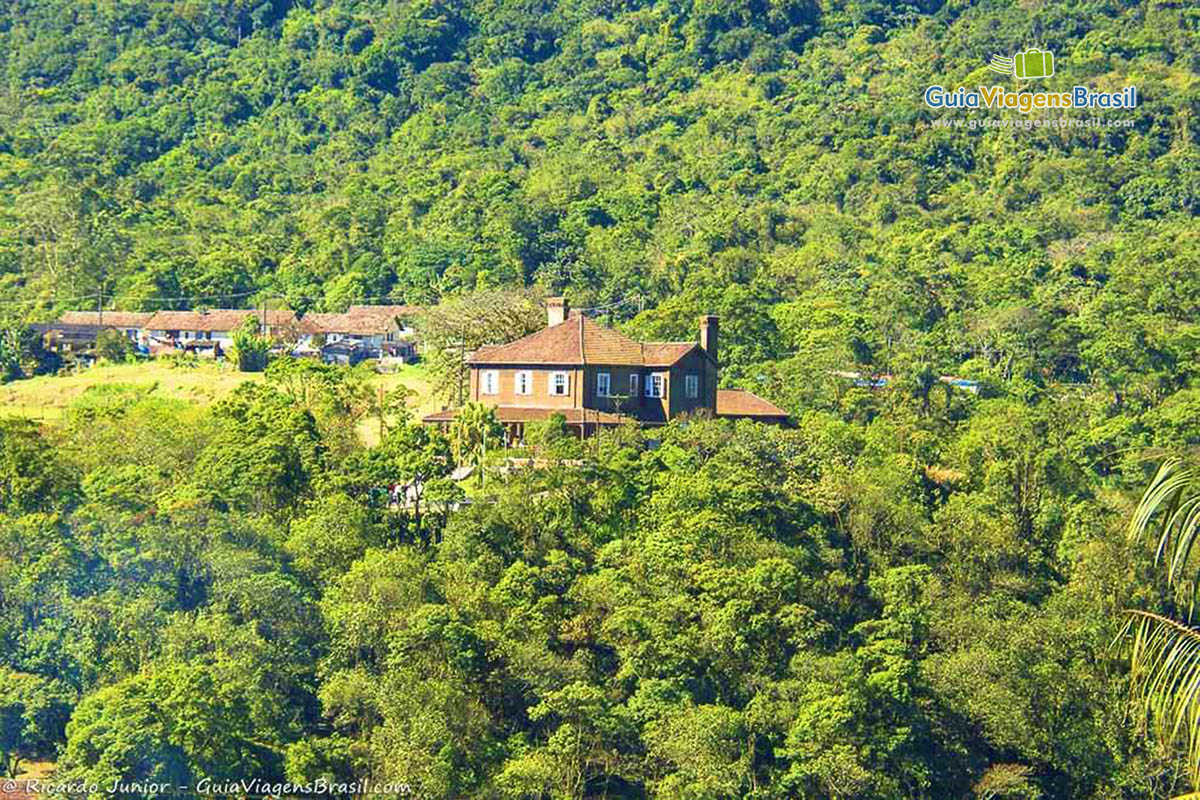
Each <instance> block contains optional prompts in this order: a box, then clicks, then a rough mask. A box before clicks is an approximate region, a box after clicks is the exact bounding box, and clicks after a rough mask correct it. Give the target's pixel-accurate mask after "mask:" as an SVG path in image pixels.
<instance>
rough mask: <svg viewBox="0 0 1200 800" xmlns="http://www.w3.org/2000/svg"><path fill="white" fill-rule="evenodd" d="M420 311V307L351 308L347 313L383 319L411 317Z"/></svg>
mask: <svg viewBox="0 0 1200 800" xmlns="http://www.w3.org/2000/svg"><path fill="white" fill-rule="evenodd" d="M420 311H421V307H420V306H350V310H349V311H347V312H346V313H348V314H356V315H361V314H365V315H370V316H381V317H411V316H412V315H413V314H417V313H420Z"/></svg>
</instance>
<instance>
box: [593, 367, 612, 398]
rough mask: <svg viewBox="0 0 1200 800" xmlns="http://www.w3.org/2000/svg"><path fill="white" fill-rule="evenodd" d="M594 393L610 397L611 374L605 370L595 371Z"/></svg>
mask: <svg viewBox="0 0 1200 800" xmlns="http://www.w3.org/2000/svg"><path fill="white" fill-rule="evenodd" d="M596 395H597V396H598V397H612V375H611V374H609V373H607V372H597V373H596Z"/></svg>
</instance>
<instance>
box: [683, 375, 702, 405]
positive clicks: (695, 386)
mask: <svg viewBox="0 0 1200 800" xmlns="http://www.w3.org/2000/svg"><path fill="white" fill-rule="evenodd" d="M683 386H684V391H685V392H686V393H687V397H688V400H695V399H696V398H697V397H699V396H700V376H699V375H685V376H684V378H683Z"/></svg>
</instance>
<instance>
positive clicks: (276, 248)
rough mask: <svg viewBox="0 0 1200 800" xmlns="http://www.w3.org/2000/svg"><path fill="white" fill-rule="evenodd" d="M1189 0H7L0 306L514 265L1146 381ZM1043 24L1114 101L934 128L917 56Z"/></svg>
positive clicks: (1041, 29) (663, 306) (364, 292)
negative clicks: (1107, 108) (1044, 121)
mask: <svg viewBox="0 0 1200 800" xmlns="http://www.w3.org/2000/svg"><path fill="white" fill-rule="evenodd" d="M1197 13H1200V12H1197V11H1196V10H1195V9H1191V8H1189V7H1187V4H1175V3H1118V2H1073V3H1053V4H1050V3H1046V4H1042V3H1023V4H1011V3H1000V2H988V3H979V4H970V3H961V2H954V3H945V4H942V3H936V2H929V3H923V4H888V3H882V2H879V3H876V2H825V3H810V2H799V1H798V0H785V1H784V2H696V3H686V2H685V3H665V2H658V3H650V2H646V3H637V2H618V1H614V2H599V1H597V2H563V3H561V4H558V5H556V4H555V3H553V2H550V1H549V0H545V1H544V2H543V1H539V0H521V2H509V1H508V0H492V1H491V2H473V3H441V2H399V1H396V2H382V1H380V2H351V1H350V0H344V1H342V2H326V1H325V0H315V1H314V2H310V3H299V2H296V3H289V2H284V0H276V2H266V3H261V4H259V3H255V2H253V1H252V0H220V1H218V0H187V1H186V2H170V3H169V2H127V1H120V2H82V3H80V2H75V1H74V0H71V2H65V1H64V2H57V1H56V0H49V1H47V0H38V1H37V2H15V3H10V4H7V5H6V7H5V9H4V10H2V11H0V68H2V69H3V74H4V76H5V80H4V83H3V86H4V88H3V90H0V91H2V94H0V236H2V237H3V238H2V239H0V269H2V270H3V282H4V286H5V287H6V288H5V292H4V294H5V296H6V299H7V298H11V299H22V300H29V299H32V300H36V301H38V302H37V303H26V304H16V305H13V304H8V305H6V306H4V309H5V311H6V312H7V313H8V314H9V315H10V316H18V315H23V316H26V317H33V316H39V315H41V316H45V315H46V314H47V313H49V312H50V311H51V310H54V309H58V308H62V307H66V306H69V305H73V304H78V302H74V303H73V302H72V301H78V299H81V298H82V299H83V302H87V303H94V302H95V296H96V294H97V293H98V292H100V291H103V293H104V296H106V297H109V296H113V295H116V296H117V298H118V299H117V300H116V301H113V302H114V303H115V304H116V305H119V306H123V307H139V306H141V307H146V308H156V307H159V306H161V305H162V303H160V302H157V301H151V300H149V299H147V298H182V299H179V300H173V301H169V304H171V305H187V304H189V303H191V304H207V305H220V304H222V303H224V304H226V305H231V304H234V303H236V302H239V301H240V300H241V299H242V297H247V296H248V297H249V300H251V301H253V300H256V299H262V298H265V297H273V296H276V295H281V296H283V297H285V298H287V299H288V301H289V302H290V304H291V305H292V306H294V307H296V308H307V307H318V308H331V309H337V308H341V307H344V306H345V305H346V304H347V303H348V302H350V301H351V300H354V299H361V298H364V297H365V298H370V297H376V296H384V295H388V296H393V297H399V298H403V299H406V300H410V301H416V302H424V301H429V300H433V299H436V298H437V297H439V296H441V295H443V294H446V293H452V292H456V291H459V290H462V289H470V288H475V287H486V286H494V285H511V284H530V283H536V284H538V285H540V286H542V287H544V288H545V289H546V290H548V291H553V292H560V291H568V292H569V293H571V294H572V296H573V297H574V299H575V305H576V306H577V307H582V306H585V305H586V306H597V305H604V304H608V303H612V302H616V301H627V302H626V304H625V305H622V306H619V307H618V308H617V309H616V310H615V320H616V321H618V322H623V321H627V320H629V319H630V318H632V317H633V316H634V315H635V314H636V312H637V310H638V309H639V308H648V309H650V310H649V311H647V312H645V313H643V314H642V315H640V316H639V317H638V318H637V319H636V320H635V321H634V323H633V324H634V327H635V328H636V329H637V330H638V332H642V333H647V334H653V335H655V336H674V337H679V336H684V335H686V334H688V333H691V332H692V323H693V320H694V317H695V315H697V314H699V313H701V312H716V313H719V314H722V315H723V316H725V317H726V319H727V320H728V324H727V327H726V343H727V345H728V346H727V348H726V351H725V352H726V356H727V361H728V363H729V364H730V365H731V366H735V367H743V366H748V365H750V364H753V363H757V362H761V361H767V360H775V359H778V358H780V357H782V356H786V355H788V354H792V353H795V352H797V351H800V352H803V353H805V354H809V355H816V356H820V357H821V358H823V359H829V360H832V361H835V362H839V363H846V362H848V361H850V360H851V356H852V355H853V354H854V353H858V354H859V355H860V356H861V358H860V360H863V361H865V362H867V363H869V364H870V365H872V366H873V367H875V368H877V369H879V370H883V371H895V370H899V369H903V368H904V367H905V365H907V364H910V363H912V362H915V361H922V362H923V361H929V362H931V363H933V364H934V367H935V368H936V369H940V370H950V371H954V370H957V369H959V367H960V365H962V364H963V362H966V361H970V360H972V359H975V363H973V364H972V365H971V366H972V368H974V369H975V370H976V372H979V371H980V370H982V369H984V368H987V367H999V368H1002V369H1003V372H1004V376H1005V377H1011V375H1012V374H1013V373H1014V372H1018V373H1026V372H1027V373H1030V374H1031V375H1033V376H1035V379H1036V377H1046V378H1060V379H1066V380H1070V381H1097V382H1100V383H1103V384H1105V385H1109V386H1112V387H1113V388H1114V389H1115V390H1118V391H1140V390H1145V389H1146V387H1145V386H1142V385H1141V384H1142V383H1145V381H1146V380H1147V379H1149V376H1150V375H1151V374H1155V373H1154V370H1155V369H1156V368H1160V367H1161V366H1162V364H1164V363H1170V364H1173V365H1177V364H1178V363H1179V361H1180V360H1181V358H1180V352H1179V349H1178V348H1179V345H1178V340H1179V338H1180V337H1187V336H1190V333H1189V332H1188V331H1190V328H1189V327H1188V321H1189V320H1191V319H1193V318H1194V316H1195V315H1194V313H1193V312H1194V307H1193V306H1192V305H1191V304H1190V303H1189V301H1188V298H1193V297H1194V296H1195V295H1194V290H1195V287H1194V285H1193V284H1192V283H1191V281H1192V278H1193V276H1195V275H1196V274H1197V273H1198V272H1200V270H1198V269H1197V262H1196V231H1197V227H1196V223H1195V220H1194V215H1195V212H1196V207H1197V197H1198V196H1200V157H1198V156H1197V150H1196V140H1197V137H1198V136H1200V131H1198V130H1197V123H1196V121H1195V117H1196V112H1197V103H1198V102H1200V85H1198V83H1197V75H1196V73H1197V69H1198V67H1200V55H1198V53H1200V48H1198V47H1197V43H1196V36H1197V33H1196V28H1197ZM1034 45H1039V46H1043V47H1045V48H1048V49H1050V50H1052V51H1053V52H1054V53H1055V54H1056V56H1057V61H1056V64H1057V71H1056V74H1055V75H1054V77H1053V78H1051V79H1049V80H1047V81H1045V82H1044V84H1039V87H1040V86H1042V85H1044V86H1045V87H1048V88H1054V89H1069V88H1070V87H1072V86H1074V85H1076V84H1084V85H1088V86H1092V87H1096V88H1119V87H1120V86H1124V85H1126V84H1133V85H1136V86H1137V87H1138V92H1139V98H1140V104H1139V106H1138V107H1137V108H1136V109H1134V110H1132V111H1131V112H1127V113H1126V112H1122V113H1121V114H1120V116H1125V117H1130V118H1132V119H1133V121H1134V124H1133V127H1132V128H1130V129H1124V128H1121V129H1113V130H1110V129H1098V130H1097V129H1082V130H1046V129H1039V130H1033V131H1013V130H987V131H984V130H976V131H967V130H954V129H935V128H933V127H931V121H932V120H933V119H934V118H935V117H936V116H938V115H940V116H946V117H951V116H955V115H956V113H958V112H952V111H951V112H937V114H935V113H934V112H932V111H931V110H929V109H927V108H925V107H924V105H923V104H922V103H921V95H922V92H923V91H924V88H925V87H926V86H928V85H929V84H931V83H937V84H943V85H946V86H948V87H953V86H958V85H968V86H974V85H977V84H980V83H985V84H989V83H993V82H996V81H1000V82H1003V78H1001V77H999V76H996V75H995V73H992V72H989V71H988V69H987V62H988V59H989V58H990V56H991V55H993V54H998V53H999V54H1008V53H1012V52H1016V51H1018V50H1021V49H1023V48H1026V47H1030V46H1034ZM1010 85H1011V81H1010ZM1035 88H1038V87H1035ZM977 113H978V114H979V115H981V116H987V115H991V116H996V117H999V116H1003V115H1004V114H1005V113H1007V114H1008V115H1009V116H1017V115H1016V114H1013V113H1011V112H995V111H992V112H987V111H985V112H977ZM1073 113H1078V114H1082V115H1084V116H1086V112H1073ZM1040 115H1042V116H1047V115H1055V116H1059V115H1062V112H1040ZM230 295H234V296H237V297H223V296H230ZM1139 341H1144V342H1147V344H1149V345H1151V347H1149V348H1147V349H1149V350H1150V352H1148V353H1136V354H1135V353H1131V352H1126V348H1128V346H1129V344H1130V343H1131V342H1139ZM980 358H982V362H980V361H979V359H980ZM1137 361H1149V362H1152V363H1145V364H1144V366H1145V369H1139V370H1137V372H1139V373H1141V374H1140V376H1139V379H1138V380H1134V379H1133V378H1132V376H1131V375H1130V369H1129V368H1130V366H1131V362H1137ZM1178 374H1179V373H1176V375H1178ZM1131 383H1132V384H1138V385H1137V386H1133V385H1131ZM780 391H781V392H784V393H786V391H785V390H784V389H781V390H780ZM777 396H778V393H777ZM781 399H785V400H786V399H788V398H787V397H781Z"/></svg>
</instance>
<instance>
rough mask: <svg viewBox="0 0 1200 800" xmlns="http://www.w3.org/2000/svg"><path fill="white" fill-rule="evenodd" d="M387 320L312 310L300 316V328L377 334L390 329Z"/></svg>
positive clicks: (307, 330) (328, 331)
mask: <svg viewBox="0 0 1200 800" xmlns="http://www.w3.org/2000/svg"><path fill="white" fill-rule="evenodd" d="M388 324H389V323H388V322H387V320H385V319H383V318H381V317H372V316H365V315H355V314H323V313H320V312H316V311H310V312H309V313H307V314H305V315H304V316H303V317H301V318H300V330H301V331H303V332H304V333H352V334H356V335H362V336H375V335H378V334H381V333H387V331H388Z"/></svg>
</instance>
